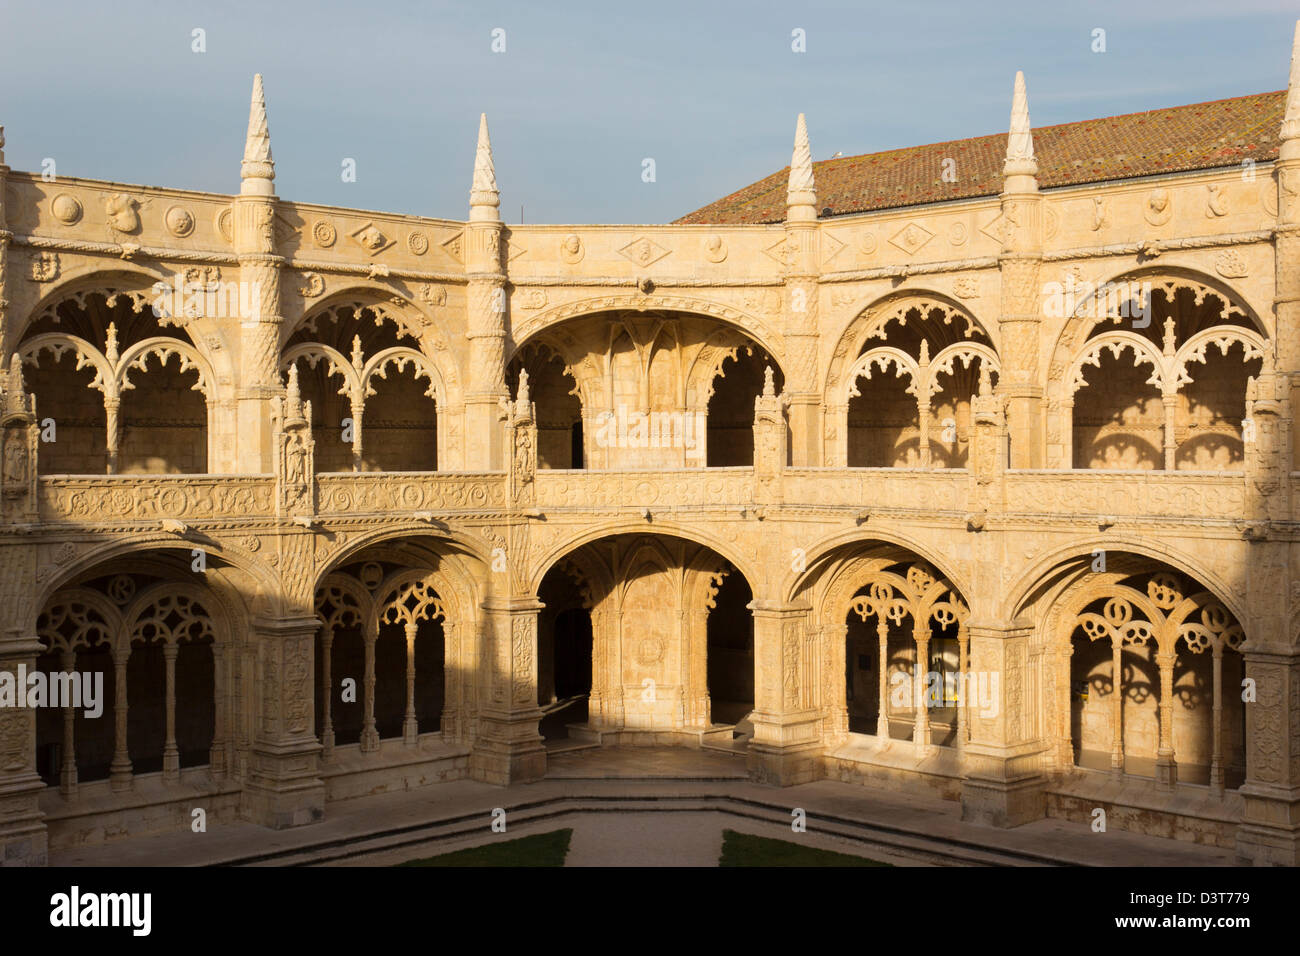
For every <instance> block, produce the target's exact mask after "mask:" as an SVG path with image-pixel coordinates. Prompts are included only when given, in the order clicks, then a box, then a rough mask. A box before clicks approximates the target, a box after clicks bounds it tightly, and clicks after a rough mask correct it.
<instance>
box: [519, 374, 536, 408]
mask: <svg viewBox="0 0 1300 956" xmlns="http://www.w3.org/2000/svg"><path fill="white" fill-rule="evenodd" d="M532 400H533V399H532V396H531V395H530V394H529V393H528V369H526V368H521V369H520V370H519V388H518V389H516V390H515V401H517V402H519V404H520V405H527V404H528V403H529V402H531V401H532Z"/></svg>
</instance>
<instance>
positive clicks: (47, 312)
mask: <svg viewBox="0 0 1300 956" xmlns="http://www.w3.org/2000/svg"><path fill="white" fill-rule="evenodd" d="M190 271H191V269H189V268H186V267H184V266H182V267H180V271H178V272H168V271H165V270H164V269H162V268H151V267H148V266H144V265H139V264H136V263H132V264H130V265H129V266H125V267H118V266H114V267H112V268H104V267H103V265H102V264H101V263H99V262H91V263H88V264H87V265H85V266H84V267H81V268H78V269H75V270H73V271H72V272H71V273H68V274H66V277H65V278H64V279H63V281H61V282H59V283H58V284H57V285H55V286H54V287H53V288H52V289H50V290H49V291H47V292H46V293H45V294H44V295H43V296H41V298H40V300H39V301H38V302H37V303H36V305H35V306H34V307H33V308H32V309H31V310H30V311H29V313H28V315H27V318H26V320H25V321H24V322H22V323H20V324H16V325H15V327H14V328H13V329H12V330H7V332H6V341H5V342H4V343H3V345H4V355H5V356H8V355H10V354H11V353H12V352H13V350H14V349H16V348H18V345H19V343H21V342H22V339H23V337H24V336H25V335H26V334H27V331H28V330H29V329H30V328H31V326H32V325H34V324H35V323H36V322H38V321H40V320H41V319H45V318H52V319H54V321H55V322H57V321H58V318H57V312H56V310H57V309H58V307H59V306H60V305H63V304H64V303H66V302H74V303H76V304H77V305H78V306H80V307H82V308H85V307H86V304H87V301H88V300H89V298H90V297H91V296H98V297H100V298H103V299H104V300H105V303H106V305H107V306H108V307H109V308H112V307H114V306H115V305H116V304H117V303H118V302H119V301H126V302H129V303H130V305H131V311H132V312H135V313H137V314H140V313H143V312H144V311H145V310H146V309H148V310H151V311H153V312H154V314H155V316H156V317H157V318H158V324H159V325H160V326H162V327H164V328H166V327H174V328H175V329H176V334H175V335H174V336H164V337H163V338H165V339H166V340H167V341H168V342H171V341H173V340H174V341H177V342H180V343H183V344H185V345H187V346H189V347H190V348H191V349H192V351H193V352H195V353H197V355H198V356H200V357H201V358H202V361H203V367H204V368H206V369H207V370H208V379H209V381H210V382H211V384H212V386H213V387H215V385H216V383H217V382H218V381H225V380H232V381H233V379H234V366H233V364H232V358H231V351H230V349H229V348H226V347H225V346H226V341H225V337H224V336H223V334H222V331H221V329H220V327H219V326H218V325H217V324H216V322H215V321H214V320H213V319H212V318H209V317H206V316H197V317H195V318H184V317H176V316H170V315H167V314H159V313H158V310H157V309H155V308H154V306H155V304H156V303H157V301H158V299H159V295H160V290H161V289H162V287H164V286H165V287H166V289H167V290H169V291H170V290H174V288H175V282H176V277H177V275H180V276H182V279H181V284H182V288H188V287H189V286H190V284H191V280H190V279H188V278H186V274H187V273H189V272H190ZM194 281H197V280H194ZM24 344H26V343H24ZM137 344H138V343H137ZM91 347H92V348H94V349H95V350H96V351H100V350H99V347H98V346H95V345H93V343H92V344H91Z"/></svg>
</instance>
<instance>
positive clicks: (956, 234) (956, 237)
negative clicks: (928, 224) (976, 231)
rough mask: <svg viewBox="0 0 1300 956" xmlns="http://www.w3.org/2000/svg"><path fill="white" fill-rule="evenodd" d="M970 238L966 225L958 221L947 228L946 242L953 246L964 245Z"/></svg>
mask: <svg viewBox="0 0 1300 956" xmlns="http://www.w3.org/2000/svg"><path fill="white" fill-rule="evenodd" d="M969 238H970V230H969V229H967V228H966V223H964V222H962V221H961V220H958V221H957V222H954V223H953V224H952V225H951V226H949V227H948V242H950V243H951V244H952V245H954V246H964V245H966V240H967V239H969Z"/></svg>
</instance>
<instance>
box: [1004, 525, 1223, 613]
mask: <svg viewBox="0 0 1300 956" xmlns="http://www.w3.org/2000/svg"><path fill="white" fill-rule="evenodd" d="M1098 553H1104V554H1106V555H1107V556H1108V560H1110V559H1113V558H1114V557H1115V556H1116V555H1117V554H1124V553H1129V554H1133V555H1136V556H1138V557H1141V558H1145V559H1147V560H1149V561H1152V562H1154V563H1156V564H1161V565H1165V566H1166V567H1168V568H1170V569H1172V570H1174V571H1177V572H1178V573H1180V574H1184V575H1186V576H1187V577H1189V578H1191V579H1192V580H1194V581H1199V582H1200V583H1201V584H1202V585H1203V586H1205V587H1206V588H1208V590H1209V592H1210V593H1211V594H1212V595H1213V596H1214V598H1215V599H1216V600H1218V601H1220V602H1221V603H1223V605H1224V606H1225V607H1227V608H1228V610H1229V611H1231V612H1232V614H1233V616H1234V617H1236V618H1237V619H1238V620H1247V619H1248V617H1247V616H1246V615H1245V614H1244V612H1245V608H1244V606H1242V604H1241V601H1240V600H1239V597H1238V596H1239V595H1242V594H1244V593H1245V581H1244V578H1243V579H1241V580H1238V581H1229V580H1228V579H1225V578H1224V577H1223V575H1222V574H1221V573H1219V571H1218V570H1216V569H1215V568H1213V567H1211V566H1209V565H1206V564H1205V563H1204V562H1202V561H1200V560H1198V559H1197V558H1196V557H1195V556H1193V555H1192V554H1189V553H1187V552H1185V551H1181V550H1178V549H1175V548H1173V547H1171V546H1169V545H1165V544H1159V545H1157V544H1153V543H1152V540H1151V539H1150V538H1138V537H1134V536H1116V537H1110V536H1107V537H1105V538H1100V537H1096V538H1088V539H1084V540H1081V541H1080V540H1077V541H1073V542H1071V543H1070V544H1067V545H1064V546H1062V547H1060V548H1057V549H1055V550H1053V551H1049V552H1047V553H1046V554H1043V555H1042V556H1040V557H1038V558H1037V559H1036V560H1035V561H1034V563H1033V564H1031V565H1029V566H1028V567H1026V568H1024V569H1023V570H1022V571H1020V573H1019V574H1017V575H1016V576H1015V577H1013V578H1011V580H1010V581H1009V582H1008V584H1007V586H1006V588H1004V590H1003V594H1005V595H1006V597H1005V598H1003V599H1002V600H1001V602H1000V603H999V604H998V606H997V608H996V610H995V612H994V613H995V614H997V615H998V617H999V619H1001V620H1007V621H1012V620H1017V619H1019V618H1021V617H1023V616H1024V615H1025V614H1026V613H1027V612H1028V611H1029V609H1030V608H1031V607H1033V606H1034V605H1037V604H1046V603H1047V602H1050V603H1051V605H1055V604H1056V603H1057V601H1058V600H1059V596H1060V594H1061V593H1062V591H1064V590H1065V589H1066V588H1068V587H1069V586H1070V584H1071V583H1072V581H1073V580H1074V578H1075V577H1077V576H1079V575H1083V574H1088V575H1093V574H1097V573H1102V572H1092V571H1091V570H1088V569H1089V568H1090V566H1091V563H1092V562H1093V561H1094V560H1095V557H1096V555H1097V554H1098ZM1223 558H1224V565H1225V566H1226V567H1231V566H1233V564H1234V563H1235V562H1233V561H1232V556H1231V555H1225V556H1223ZM1072 563H1073V564H1075V565H1077V567H1076V568H1075V570H1074V572H1073V573H1072V574H1069V577H1068V578H1067V580H1066V581H1065V582H1064V583H1057V584H1056V585H1055V586H1053V585H1052V578H1053V575H1054V574H1055V573H1057V572H1061V571H1066V572H1068V571H1069V566H1070V565H1071V564H1072ZM1104 573H1116V572H1104ZM1123 573H1124V575H1125V576H1129V575H1132V574H1134V573H1136V572H1134V571H1127V572H1123Z"/></svg>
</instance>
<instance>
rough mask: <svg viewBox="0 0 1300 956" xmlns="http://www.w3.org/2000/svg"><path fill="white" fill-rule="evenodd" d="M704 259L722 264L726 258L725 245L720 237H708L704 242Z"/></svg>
mask: <svg viewBox="0 0 1300 956" xmlns="http://www.w3.org/2000/svg"><path fill="white" fill-rule="evenodd" d="M704 258H706V259H708V260H709V261H710V262H722V261H723V260H724V259H726V258H727V244H726V243H725V242H723V240H722V237H721V236H709V238H707V239H705V240H704Z"/></svg>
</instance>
